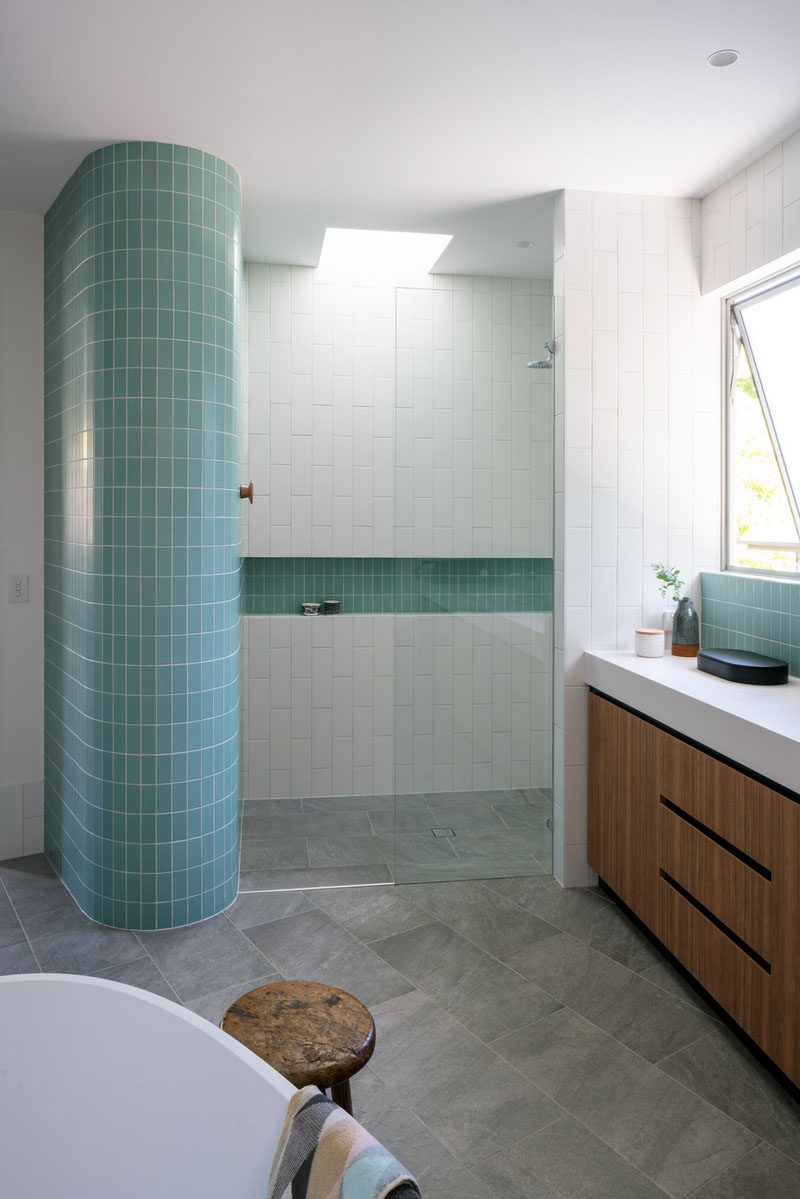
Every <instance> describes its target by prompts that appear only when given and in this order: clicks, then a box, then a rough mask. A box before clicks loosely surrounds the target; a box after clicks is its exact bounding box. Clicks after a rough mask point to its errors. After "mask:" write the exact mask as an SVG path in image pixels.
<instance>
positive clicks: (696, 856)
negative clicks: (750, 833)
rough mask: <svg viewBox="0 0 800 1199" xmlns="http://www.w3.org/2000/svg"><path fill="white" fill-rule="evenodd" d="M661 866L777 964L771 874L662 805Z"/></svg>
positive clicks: (660, 822)
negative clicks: (771, 925) (772, 929)
mask: <svg viewBox="0 0 800 1199" xmlns="http://www.w3.org/2000/svg"><path fill="white" fill-rule="evenodd" d="M658 842H659V865H660V867H661V869H662V870H663V871H664V872H665V873H666V874H668V875H669V876H670V877H671V878H672V879H674V880H675V882H677V883H679V884H680V886H681V887H683V889H684V890H685V891H688V892H689V894H690V895H692V896H693V897H694V898H695V899H696V900H698V901H699V902H700V903H701V904H702V905H703V907H705V908H707V909H708V910H709V911H710V912H712V913H713V915H714V916H716V917H717V919H718V920H720V921H722V923H723V924H724V925H726V926H727V927H728V928H729V929H730V930H731V932H733V933H735V935H736V936H737V937H739V938H741V940H742V941H744V942H745V943H746V944H747V945H748V946H749V947H750V948H751V949H753V950H755V952H756V953H757V954H759V956H760V957H762V958H764V959H765V961H767V962H771V960H772V946H771V936H770V912H771V903H772V887H771V883H770V878H769V876H768V875H769V872H768V871H763V872H762V871H761V870H760V869H759V868H757V867H754V866H751V865H749V864H748V863H747V862H745V861H742V859H741V858H740V857H737V856H736V854H735V853H731V852H729V851H728V850H727V849H726V848H725V847H724V846H722V845H720V844H718V843H717V842H716V841H714V840H712V838H711V837H709V836H707V835H706V834H705V833H704V832H702V831H701V830H700V829H698V828H697V827H695V826H694V825H693V824H691V823H689V821H688V820H687V819H686V818H685V815H684V814H683V813H681V812H680V811H676V810H673V809H671V808H670V807H669V806H668V801H665V800H664V799H662V800H661V805H660V811H659V836H658Z"/></svg>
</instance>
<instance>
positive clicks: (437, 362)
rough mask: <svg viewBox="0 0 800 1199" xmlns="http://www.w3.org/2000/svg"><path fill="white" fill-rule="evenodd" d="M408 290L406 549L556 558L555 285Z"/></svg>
mask: <svg viewBox="0 0 800 1199" xmlns="http://www.w3.org/2000/svg"><path fill="white" fill-rule="evenodd" d="M436 282H437V290H435V291H431V290H429V289H422V288H418V289H412V288H398V289H397V399H396V403H397V422H396V429H397V442H396V462H397V496H396V541H395V546H396V552H397V554H398V556H400V557H420V556H427V555H435V556H436V557H452V556H455V557H471V556H473V555H475V556H477V557H514V556H515V557H536V558H539V557H542V558H549V557H550V556H551V555H552V507H551V504H552V498H551V497H552V375H551V374H550V373H549V372H547V371H529V370H528V369H527V368H526V363H527V362H529V361H530V360H531V358H537V359H538V358H544V357H545V350H544V343H545V341H547V340H548V339H549V337H550V336H551V329H552V296H551V290H552V289H551V285H550V282H549V281H543V280H527V279H514V280H511V279H489V278H480V277H476V278H469V277H458V276H457V277H455V278H454V277H451V276H437V277H436Z"/></svg>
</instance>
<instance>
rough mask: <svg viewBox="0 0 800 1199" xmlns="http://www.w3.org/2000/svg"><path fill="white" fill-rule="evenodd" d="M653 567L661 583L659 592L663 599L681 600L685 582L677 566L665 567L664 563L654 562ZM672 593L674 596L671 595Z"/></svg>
mask: <svg viewBox="0 0 800 1199" xmlns="http://www.w3.org/2000/svg"><path fill="white" fill-rule="evenodd" d="M651 565H652V567H653V570H654V571H655V572H656V578H657V579H658V581H659V583H660V587H659V591H660V592H661V595H662V597H663V598H664V599H675V600H678V599H680V598H681V587H683V580H682V579H681V576H680V573H679V571H678V568H677V566H665V565H664V563H663V562H653V563H651ZM670 591H671V592H672V595H670Z"/></svg>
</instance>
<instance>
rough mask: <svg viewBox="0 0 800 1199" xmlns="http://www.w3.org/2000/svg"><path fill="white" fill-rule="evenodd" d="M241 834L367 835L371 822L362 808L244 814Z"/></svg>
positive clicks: (256, 835)
mask: <svg viewBox="0 0 800 1199" xmlns="http://www.w3.org/2000/svg"><path fill="white" fill-rule="evenodd" d="M242 835H243V836H244V837H258V838H265V839H267V838H272V837H329V836H330V837H369V836H371V835H372V825H371V824H370V822H369V816H368V815H367V813H366V812H365V811H361V812H331V813H330V814H329V815H327V816H326V815H324V814H323V813H321V812H310V813H308V814H304V813H298V814H292V815H281V816H269V815H266V816H258V815H253V816H247V815H246V816H245V818H244V820H243V822H242Z"/></svg>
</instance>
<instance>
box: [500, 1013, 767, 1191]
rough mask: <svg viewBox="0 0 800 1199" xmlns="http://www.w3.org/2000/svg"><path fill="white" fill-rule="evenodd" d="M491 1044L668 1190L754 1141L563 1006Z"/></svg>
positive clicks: (687, 1186) (705, 1176)
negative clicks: (559, 1009)
mask: <svg viewBox="0 0 800 1199" xmlns="http://www.w3.org/2000/svg"><path fill="white" fill-rule="evenodd" d="M492 1047H493V1048H494V1049H496V1050H497V1052H498V1053H500V1054H502V1056H503V1057H505V1058H506V1059H507V1060H508V1061H510V1062H513V1063H514V1064H515V1066H516V1067H517V1069H519V1070H521V1071H522V1072H523V1073H524V1074H525V1075H526V1076H527V1077H528V1078H530V1079H531V1080H532V1081H534V1082H535V1084H536V1086H538V1087H540V1088H541V1089H542V1090H543V1091H544V1092H545V1094H547V1095H549V1096H550V1097H551V1098H552V1099H553V1100H555V1102H556V1103H559V1104H560V1105H561V1106H562V1107H564V1108H566V1110H567V1111H568V1112H569V1113H570V1114H571V1115H573V1116H575V1117H576V1118H577V1119H578V1120H580V1121H581V1122H582V1123H584V1124H586V1125H587V1127H588V1128H589V1129H590V1130H591V1131H592V1132H593V1133H595V1135H596V1136H598V1137H600V1138H601V1140H603V1141H605V1143H606V1144H607V1145H609V1146H610V1147H611V1148H612V1149H614V1150H616V1152H617V1153H620V1154H621V1155H622V1156H623V1157H624V1158H626V1159H627V1160H628V1161H629V1162H630V1163H631V1164H632V1165H634V1166H636V1167H637V1168H638V1169H639V1170H641V1171H642V1173H643V1174H646V1175H647V1177H648V1178H650V1179H651V1180H652V1181H653V1182H654V1183H655V1184H656V1185H657V1186H660V1187H661V1188H662V1189H663V1190H665V1191H667V1192H668V1194H670V1195H673V1196H676V1197H678V1196H685V1195H688V1194H690V1193H691V1192H692V1191H693V1190H695V1189H697V1187H699V1186H702V1185H703V1183H705V1182H708V1181H709V1179H711V1178H713V1177H714V1175H715V1174H718V1173H719V1172H720V1171H721V1170H723V1169H725V1167H726V1166H729V1165H731V1164H732V1163H733V1162H734V1161H736V1160H737V1159H738V1158H739V1157H741V1156H742V1154H743V1153H745V1152H746V1151H747V1150H748V1149H750V1148H752V1147H753V1145H754V1144H756V1142H757V1139H758V1138H757V1137H756V1136H755V1135H754V1134H752V1133H750V1132H749V1131H748V1130H747V1129H746V1128H744V1127H743V1126H742V1125H741V1124H737V1123H735V1122H734V1121H733V1120H730V1119H728V1117H727V1116H725V1115H723V1113H722V1112H720V1111H719V1109H718V1108H716V1107H712V1105H711V1104H709V1103H706V1102H705V1101H704V1100H702V1099H700V1098H698V1096H697V1095H694V1094H692V1093H691V1092H689V1091H687V1090H685V1089H684V1088H683V1087H681V1086H678V1085H676V1084H675V1083H674V1082H673V1081H672V1080H671V1079H670V1078H669V1077H668V1076H667V1075H666V1074H664V1073H663V1072H662V1071H661V1070H659V1069H658V1068H657V1067H656V1066H652V1065H650V1064H649V1063H648V1062H645V1061H644V1060H643V1059H642V1058H640V1057H639V1056H638V1055H637V1054H635V1053H632V1052H631V1050H629V1049H627V1048H625V1046H624V1045H621V1044H620V1043H619V1042H618V1041H615V1040H613V1039H612V1038H611V1037H609V1036H607V1034H606V1033H604V1032H601V1031H600V1029H598V1028H595V1027H594V1025H591V1024H589V1023H587V1021H585V1020H583V1019H582V1018H581V1017H580V1016H577V1015H575V1014H574V1013H572V1012H570V1011H568V1010H567V1009H565V1008H564V1009H562V1010H561V1011H559V1012H555V1013H554V1014H553V1015H552V1016H544V1017H543V1018H542V1019H541V1020H538V1021H537V1022H536V1023H535V1024H530V1025H528V1026H527V1028H523V1029H520V1030H519V1031H518V1032H514V1033H510V1034H509V1035H508V1036H506V1037H503V1038H502V1039H501V1040H499V1041H495V1042H494V1043H493V1046H492Z"/></svg>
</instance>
